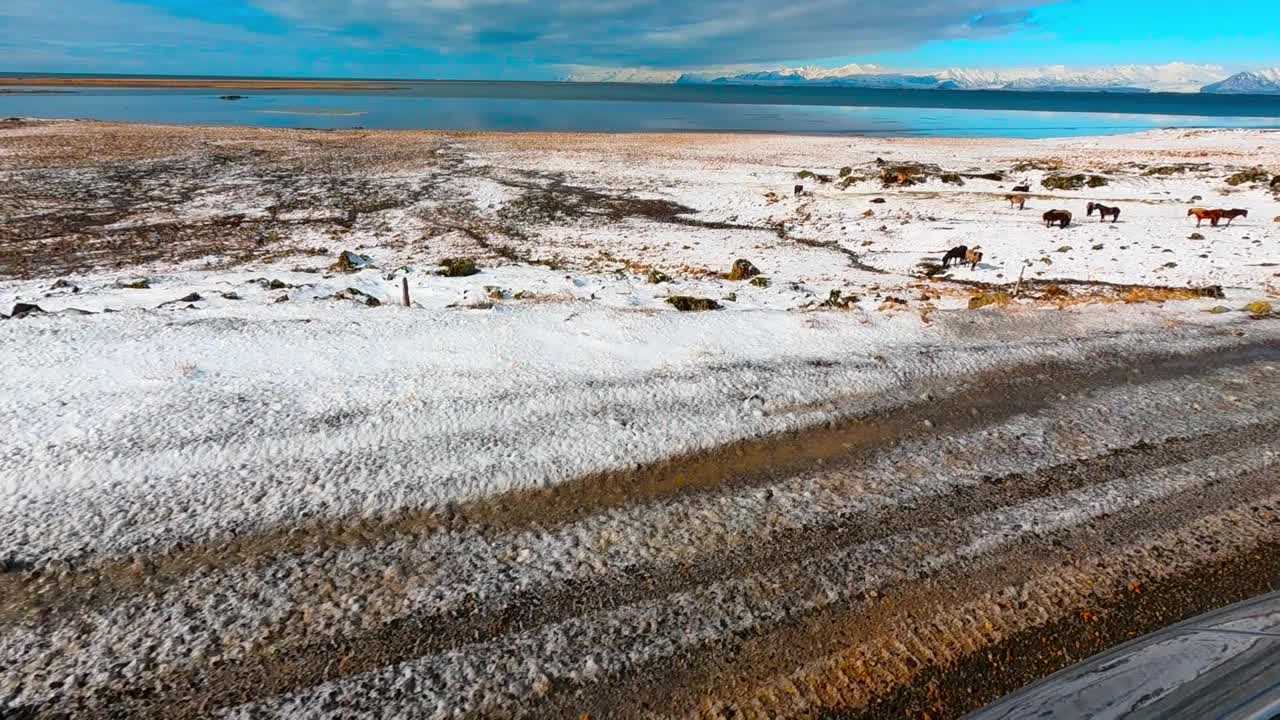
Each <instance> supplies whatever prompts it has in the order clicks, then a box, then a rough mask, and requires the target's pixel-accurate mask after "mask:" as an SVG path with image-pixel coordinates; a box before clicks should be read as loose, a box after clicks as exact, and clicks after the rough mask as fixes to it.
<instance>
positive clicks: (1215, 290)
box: [1198, 285, 1227, 300]
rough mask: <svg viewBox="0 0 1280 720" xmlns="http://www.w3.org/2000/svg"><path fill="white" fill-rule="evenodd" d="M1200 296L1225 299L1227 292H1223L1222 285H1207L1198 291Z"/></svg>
mask: <svg viewBox="0 0 1280 720" xmlns="http://www.w3.org/2000/svg"><path fill="white" fill-rule="evenodd" d="M1198 292H1199V293H1200V297H1207V298H1213V299H1214V300H1225V299H1226V297H1227V296H1226V294H1225V293H1223V292H1222V286H1221V285H1206V286H1205V287H1202V288H1200V289H1199V291H1198Z"/></svg>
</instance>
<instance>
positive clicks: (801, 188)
mask: <svg viewBox="0 0 1280 720" xmlns="http://www.w3.org/2000/svg"><path fill="white" fill-rule="evenodd" d="M803 194H804V186H803V185H797V186H796V197H799V196H801V195H803Z"/></svg>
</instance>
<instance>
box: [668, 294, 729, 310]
mask: <svg viewBox="0 0 1280 720" xmlns="http://www.w3.org/2000/svg"><path fill="white" fill-rule="evenodd" d="M667 304H668V305H670V306H672V307H674V308H675V309H677V310H679V311H680V312H704V311H706V310H719V309H720V303H718V302H716V301H715V300H712V299H711V298H704V297H693V296H692V295H672V296H671V297H669V298H667Z"/></svg>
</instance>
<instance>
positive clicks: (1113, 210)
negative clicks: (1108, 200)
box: [1085, 202, 1120, 222]
mask: <svg viewBox="0 0 1280 720" xmlns="http://www.w3.org/2000/svg"><path fill="white" fill-rule="evenodd" d="M1094 210H1097V211H1098V222H1103V221H1105V220H1106V219H1107V216H1108V215H1110V216H1111V222H1115V221H1117V220H1119V219H1120V208H1118V207H1108V206H1106V205H1103V204H1102V203H1095V202H1091V203H1089V204H1088V205H1087V206H1086V210H1085V217H1088V216H1090V215H1092V214H1093V211H1094Z"/></svg>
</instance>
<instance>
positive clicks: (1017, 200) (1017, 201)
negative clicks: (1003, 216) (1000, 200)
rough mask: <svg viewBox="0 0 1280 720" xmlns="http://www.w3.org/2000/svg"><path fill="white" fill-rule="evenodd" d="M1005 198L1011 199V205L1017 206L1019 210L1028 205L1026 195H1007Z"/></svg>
mask: <svg viewBox="0 0 1280 720" xmlns="http://www.w3.org/2000/svg"><path fill="white" fill-rule="evenodd" d="M1004 199H1005V200H1008V201H1009V207H1016V208H1018V209H1019V210H1022V209H1025V208H1026V207H1027V196H1026V195H1005V196H1004Z"/></svg>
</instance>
